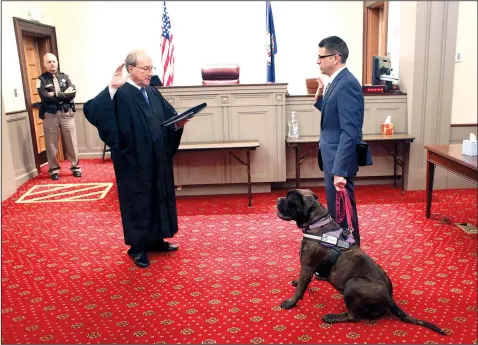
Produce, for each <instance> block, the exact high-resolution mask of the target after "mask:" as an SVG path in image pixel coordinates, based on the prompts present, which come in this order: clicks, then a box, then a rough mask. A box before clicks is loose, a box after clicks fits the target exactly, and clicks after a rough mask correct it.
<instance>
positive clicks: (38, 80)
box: [37, 79, 41, 89]
mask: <svg viewBox="0 0 478 345" xmlns="http://www.w3.org/2000/svg"><path fill="white" fill-rule="evenodd" d="M40 86H41V80H40V79H37V89H38V88H39V87H40Z"/></svg>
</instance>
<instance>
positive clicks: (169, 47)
mask: <svg viewBox="0 0 478 345" xmlns="http://www.w3.org/2000/svg"><path fill="white" fill-rule="evenodd" d="M161 29H162V30H163V33H162V35H161V69H162V70H161V71H160V73H162V78H161V80H162V82H163V85H164V86H169V85H172V84H173V80H174V44H173V34H172V33H171V22H170V20H169V15H168V10H167V9H166V1H164V5H163V25H162V27H161Z"/></svg>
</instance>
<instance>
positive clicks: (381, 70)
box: [372, 55, 392, 85]
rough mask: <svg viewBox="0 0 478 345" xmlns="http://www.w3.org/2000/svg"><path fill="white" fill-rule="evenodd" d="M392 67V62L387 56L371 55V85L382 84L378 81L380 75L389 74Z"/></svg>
mask: <svg viewBox="0 0 478 345" xmlns="http://www.w3.org/2000/svg"><path fill="white" fill-rule="evenodd" d="M391 69H392V62H391V61H390V58H389V57H388V56H376V55H374V56H373V57H372V85H383V82H382V81H380V76H381V75H384V74H387V75H390V71H391Z"/></svg>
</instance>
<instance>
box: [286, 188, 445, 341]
mask: <svg viewBox="0 0 478 345" xmlns="http://www.w3.org/2000/svg"><path fill="white" fill-rule="evenodd" d="M277 215H278V216H279V218H281V219H283V220H286V221H295V222H296V223H297V226H298V227H299V228H302V230H303V235H304V238H303V239H302V244H301V248H300V265H301V267H300V273H299V278H298V280H295V281H293V282H292V285H294V286H295V287H296V290H295V293H294V295H293V296H292V297H291V298H290V299H288V300H285V301H283V302H282V303H281V307H282V308H285V309H290V308H292V307H294V306H295V305H296V304H297V301H299V300H300V299H302V298H303V296H304V292H305V290H306V288H307V286H308V285H309V283H310V281H311V279H312V276H313V275H314V272H316V271H319V272H320V273H321V276H322V275H324V276H326V277H327V280H328V282H329V283H330V284H332V286H333V287H334V288H336V289H337V290H338V291H340V293H342V295H343V296H344V302H345V305H346V307H347V312H345V313H340V314H327V315H325V316H323V318H322V319H323V320H324V322H327V323H336V322H353V321H358V320H364V319H365V320H373V319H378V318H379V317H381V316H382V315H384V314H385V313H387V311H390V312H391V313H392V314H393V315H395V316H397V317H398V318H400V320H402V321H404V322H407V323H411V324H414V325H421V326H424V327H427V328H429V329H431V330H433V331H435V332H438V333H440V334H443V335H446V333H445V332H444V331H443V330H442V329H440V328H439V327H437V326H435V325H433V324H431V323H429V322H427V321H421V320H417V319H415V318H413V317H411V316H409V315H407V313H405V312H404V311H403V310H402V309H400V308H399V307H398V306H397V304H396V303H395V301H394V300H393V297H392V283H391V281H390V279H389V277H388V276H387V274H386V273H385V271H384V270H383V269H382V268H381V267H380V266H379V265H377V263H375V262H374V261H373V260H372V259H371V258H370V257H369V256H368V255H367V254H365V253H364V252H363V251H362V249H360V247H359V246H357V245H354V240H353V236H351V234H350V233H348V230H342V229H341V228H340V225H339V224H337V223H336V222H335V221H334V220H333V219H332V218H331V217H330V215H329V212H328V210H327V208H325V207H324V206H323V205H322V204H321V203H320V202H319V200H318V197H317V195H315V194H314V193H313V192H312V191H311V190H304V189H293V190H291V191H289V193H287V196H286V197H285V198H279V199H278V200H277ZM332 237H333V238H332Z"/></svg>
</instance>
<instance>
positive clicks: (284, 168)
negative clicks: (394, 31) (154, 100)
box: [158, 83, 413, 195]
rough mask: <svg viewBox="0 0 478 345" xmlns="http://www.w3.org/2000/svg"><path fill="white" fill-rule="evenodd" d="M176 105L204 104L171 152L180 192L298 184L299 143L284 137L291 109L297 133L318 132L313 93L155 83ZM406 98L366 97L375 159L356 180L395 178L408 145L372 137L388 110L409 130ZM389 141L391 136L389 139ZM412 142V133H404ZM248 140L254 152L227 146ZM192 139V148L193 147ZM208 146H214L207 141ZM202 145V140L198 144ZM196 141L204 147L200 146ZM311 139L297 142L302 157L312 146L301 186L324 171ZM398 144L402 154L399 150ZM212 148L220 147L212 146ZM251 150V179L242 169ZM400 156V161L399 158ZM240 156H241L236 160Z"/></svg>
mask: <svg viewBox="0 0 478 345" xmlns="http://www.w3.org/2000/svg"><path fill="white" fill-rule="evenodd" d="M158 89H159V90H160V92H161V93H162V94H163V96H164V97H165V98H166V99H167V100H168V101H169V102H170V103H171V104H172V105H173V106H174V107H175V108H176V109H177V111H178V112H181V111H185V110H187V109H189V108H191V107H193V106H195V105H197V104H200V103H202V102H206V103H207V104H208V106H207V107H206V108H205V109H204V110H203V111H202V112H201V113H199V114H198V115H196V117H194V118H193V119H192V120H191V121H190V122H189V123H188V124H187V125H186V126H185V130H184V134H183V137H182V141H181V146H180V151H179V152H178V154H177V155H176V157H175V165H174V170H175V183H176V185H177V186H179V190H178V195H192V194H196V195H197V194H221V193H224V194H226V193H227V194H230V193H247V191H248V189H249V188H250V187H251V186H252V188H251V189H252V192H268V191H270V190H271V188H272V187H273V186H274V185H279V186H289V187H293V186H295V184H296V177H297V174H296V173H297V166H296V162H297V160H296V152H297V149H296V148H294V147H291V146H290V145H288V143H287V142H286V137H287V132H288V129H287V121H288V119H289V118H290V114H291V111H295V112H296V118H297V120H298V122H299V135H300V137H309V138H310V137H317V138H318V136H319V135H320V116H321V114H320V111H318V110H317V109H316V108H315V107H314V97H313V96H312V95H304V96H288V95H287V84H281V83H275V84H231V85H227V84H225V85H199V86H173V87H158ZM406 111H407V99H406V95H405V94H381V95H366V96H365V122H364V126H363V134H364V136H367V135H375V136H374V138H375V141H376V144H374V143H370V145H371V149H372V154H373V161H374V165H373V166H370V167H362V168H361V169H360V172H359V174H358V180H359V181H360V179H361V178H362V177H367V178H369V179H376V180H377V179H381V178H389V179H390V181H391V178H392V177H393V176H394V170H395V175H396V176H397V178H399V177H400V175H401V170H399V171H397V160H398V162H403V161H404V160H407V159H408V150H409V145H396V143H394V142H393V140H392V141H390V143H389V144H390V145H386V144H384V141H383V140H377V136H376V135H379V134H380V124H381V123H382V122H383V121H384V120H385V119H386V117H387V116H391V118H392V122H393V124H394V132H395V133H396V134H397V133H398V134H404V133H406V132H407V124H406V121H407V113H406ZM387 139H390V138H387ZM409 139H410V140H409V141H408V142H407V144H409V143H410V142H411V141H413V138H409ZM234 142H236V143H237V142H249V143H250V142H253V143H257V144H258V145H254V146H255V147H254V149H253V150H246V149H245V148H242V149H241V148H237V149H235V150H229V149H228V144H230V143H233V144H234ZM191 144H195V145H194V147H195V148H196V150H190V149H186V148H190V147H191ZM211 144H213V145H212V146H211ZM198 145H199V146H198ZM201 145H205V146H204V147H203V148H204V150H202V149H201ZM314 145H316V143H314V142H307V143H305V144H304V145H301V147H300V152H299V154H300V155H301V157H302V156H303V155H304V154H305V153H307V152H309V151H311V154H309V155H308V157H307V159H303V160H302V161H301V164H300V179H301V182H302V183H301V184H302V185H314V184H315V185H317V184H321V178H322V177H323V173H322V172H321V171H320V169H319V168H318V164H317V152H316V148H315V146H314ZM400 147H401V148H402V151H403V152H401V151H400V150H399V148H400ZM214 148H217V149H214ZM246 151H247V152H249V155H250V164H249V166H248V168H250V177H249V178H250V181H251V182H250V184H249V183H248V182H249V181H248V175H249V174H248V173H247V170H246V168H245V165H247V164H246V161H247V152H246ZM402 157H403V159H402ZM241 161H242V162H241Z"/></svg>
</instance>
